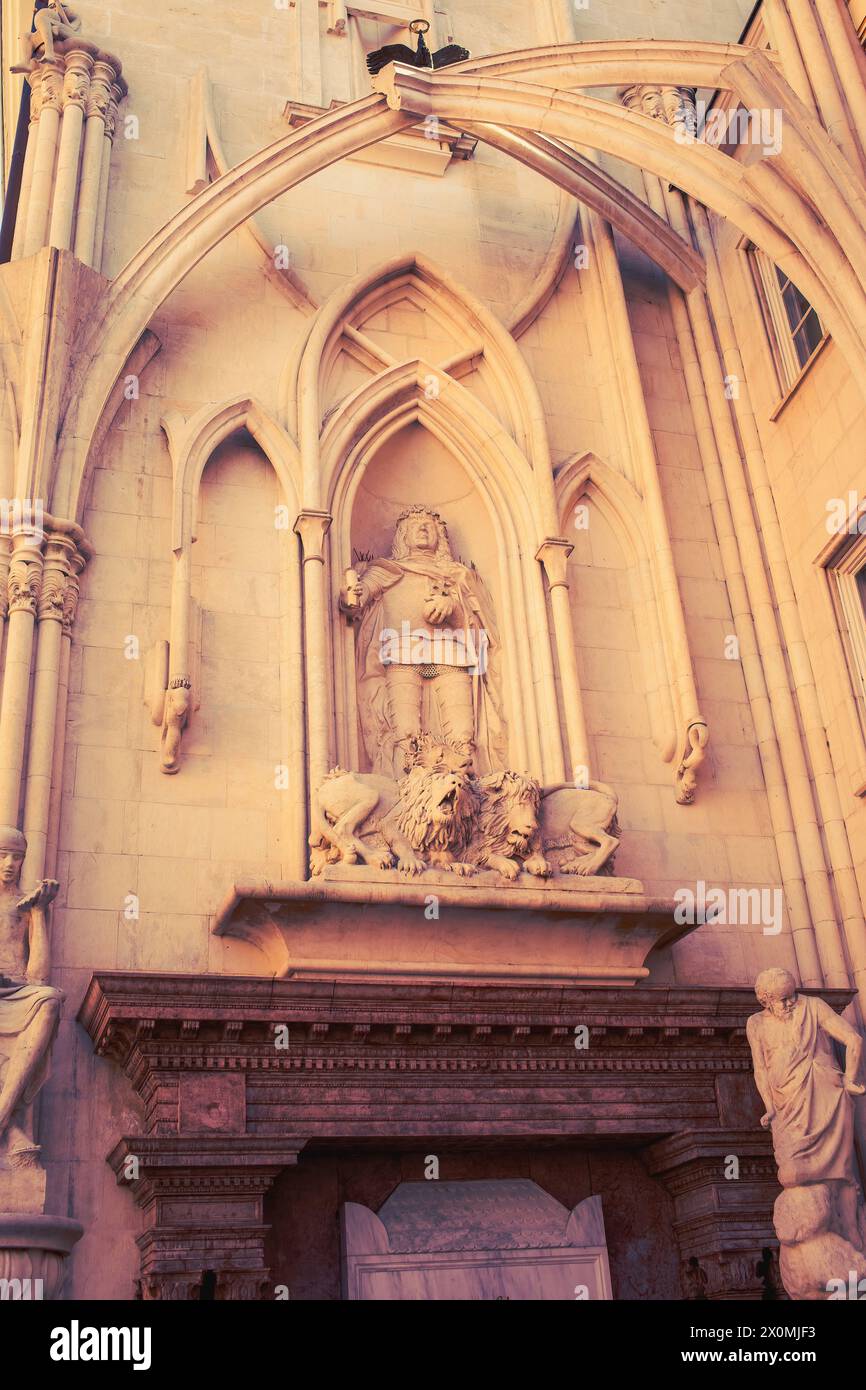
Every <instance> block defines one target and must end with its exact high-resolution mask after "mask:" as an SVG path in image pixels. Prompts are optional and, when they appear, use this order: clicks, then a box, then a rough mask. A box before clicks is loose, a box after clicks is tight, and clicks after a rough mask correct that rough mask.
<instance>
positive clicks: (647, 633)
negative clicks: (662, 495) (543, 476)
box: [555, 453, 688, 796]
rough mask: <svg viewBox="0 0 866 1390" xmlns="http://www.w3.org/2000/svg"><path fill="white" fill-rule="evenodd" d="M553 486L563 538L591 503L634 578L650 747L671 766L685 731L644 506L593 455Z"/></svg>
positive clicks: (572, 463)
mask: <svg viewBox="0 0 866 1390" xmlns="http://www.w3.org/2000/svg"><path fill="white" fill-rule="evenodd" d="M555 487H556V499H557V506H558V508H559V518H560V527H561V532H562V534H563V535H564V536H570V535H572V534H573V533H574V526H575V520H574V519H575V513H576V509H577V508H578V506H579V505H580V504H581V503H582V502H583V501H584V499H591V500H592V502H593V504H594V505H595V506H596V507H597V508H598V509H599V511H600V512H601V513H602V514H603V515H605V516H606V517H607V518H608V519H609V520H610V521H611V523H612V525H613V527H614V529H615V531H616V533H617V536H618V539H619V540H620V542H621V544H622V547H623V549H624V551H625V552H626V554H627V555H628V556H629V559H630V562H631V567H632V570H633V574H634V575H635V576H636V577H637V585H636V587H635V588H634V599H635V605H636V612H635V626H636V628H637V632H638V636H639V639H640V644H641V654H642V658H643V666H644V670H645V672H646V696H647V702H648V706H649V711H650V725H651V728H652V732H653V742H654V743H655V745H656V747H657V748H658V750H659V754H660V756H661V757H662V759H663V760H664V761H665V762H671V761H672V759H673V758H674V756H675V754H676V752H677V748H678V744H677V737H678V730H680V729H682V728H683V727H684V726H685V719H684V711H682V710H680V709H678V708H677V685H676V682H675V681H674V680H672V678H671V671H672V669H673V668H672V666H671V654H670V653H671V644H672V640H673V634H672V633H671V632H670V630H669V625H668V622H667V620H666V615H665V610H664V605H663V602H662V600H661V595H660V592H659V587H658V583H657V580H656V576H655V566H654V564H653V555H652V552H651V550H650V548H649V547H648V545H647V537H648V535H649V527H648V525H647V519H646V515H645V510H644V502H643V500H642V498H641V496H640V494H639V493H638V492H637V490H636V489H635V488H634V487H633V485H632V484H631V483H630V482H629V481H628V479H627V478H625V477H623V475H622V474H621V473H619V472H618V471H617V470H616V469H613V468H611V467H610V465H609V464H606V463H604V462H603V461H602V460H601V459H599V458H598V457H597V456H596V455H595V454H592V453H584V454H577V455H575V456H574V457H573V458H571V459H568V460H567V461H566V462H565V463H563V464H562V465H561V466H560V468H559V469H558V470H557V474H556V482H555ZM675 777H676V782H677V785H678V796H679V795H680V794H681V793H682V790H683V788H682V780H683V778H682V768H680V767H678V768H677V769H676V772H675ZM687 786H688V779H687ZM686 789H687V787H686Z"/></svg>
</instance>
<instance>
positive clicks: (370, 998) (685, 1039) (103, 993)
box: [79, 972, 850, 1180]
mask: <svg viewBox="0 0 866 1390" xmlns="http://www.w3.org/2000/svg"><path fill="white" fill-rule="evenodd" d="M849 997H850V996H849V994H847V993H845V994H844V995H843V994H842V993H841V992H836V993H835V994H834V996H833V999H834V1002H836V1003H838V1004H839V1005H840V1006H842V1005H844V1003H845V1002H847V1000H848V998H849ZM752 1012H754V996H753V994H752V992H751V990H747V989H731V990H715V989H704V990H701V989H682V990H677V989H653V988H647V987H641V986H637V987H633V988H621V989H609V988H595V989H580V988H573V989H570V988H561V987H550V988H547V989H543V988H537V987H529V986H515V985H501V986H491V985H486V986H484V987H483V988H479V987H477V986H473V985H471V984H456V983H442V982H432V981H415V982H412V983H406V982H403V983H396V982H395V983H392V984H377V983H364V982H357V983H355V982H351V983H349V982H344V983H341V982H334V981H333V980H332V981H329V982H325V981H294V980H276V981H274V980H272V979H268V980H264V979H262V980H255V979H230V978H226V977H205V978H202V977H193V976H182V975H178V976H168V977H167V976H165V975H161V976H153V977H151V976H147V975H140V974H132V973H130V974H126V973H120V972H116V973H115V972H111V973H106V974H101V975H99V976H97V977H95V978H94V979H93V981H92V982H91V984H90V987H89V989H88V991H87V994H86V996H85V999H84V1003H83V1004H82V1007H81V1011H80V1014H79V1019H80V1021H81V1022H82V1023H83V1025H84V1027H85V1028H86V1029H87V1030H88V1032H89V1033H90V1035H91V1037H92V1038H93V1040H94V1044H95V1047H96V1050H97V1052H98V1053H99V1054H100V1055H107V1056H110V1057H112V1058H113V1059H114V1060H115V1061H116V1062H117V1063H118V1065H120V1066H121V1067H122V1068H123V1069H124V1071H125V1072H126V1074H127V1076H128V1077H129V1079H130V1081H131V1082H132V1084H133V1086H134V1087H135V1089H136V1091H137V1092H138V1093H139V1094H140V1095H141V1096H142V1098H143V1100H144V1102H145V1113H146V1122H147V1125H148V1130H149V1137H150V1136H152V1137H153V1138H154V1139H158V1140H159V1142H160V1143H164V1142H166V1141H167V1140H168V1138H169V1137H172V1141H173V1142H175V1143H177V1144H178V1145H180V1146H181V1147H182V1146H183V1145H184V1144H186V1145H187V1146H190V1145H191V1148H192V1150H194V1149H195V1147H196V1145H195V1142H194V1141H192V1140H191V1139H190V1137H189V1136H188V1135H186V1134H185V1132H184V1123H185V1121H184V1113H185V1106H188V1105H200V1104H201V1103H202V1101H201V1097H202V1096H203V1095H204V1094H205V1092H206V1091H207V1094H208V1097H209V1103H210V1104H212V1105H214V1106H215V1107H216V1109H217V1110H219V1111H220V1113H221V1114H223V1115H224V1117H225V1118H224V1120H223V1123H224V1124H225V1126H226V1132H227V1135H228V1134H231V1135H232V1136H235V1137H237V1138H241V1137H242V1136H245V1135H247V1131H246V1120H245V1115H246V1113H247V1107H251V1108H252V1109H253V1110H258V1109H260V1108H261V1107H265V1108H267V1110H268V1113H269V1114H271V1115H272V1117H273V1119H274V1121H275V1122H277V1123H279V1124H281V1125H282V1126H283V1128H282V1129H281V1130H280V1133H281V1135H282V1143H283V1144H288V1145H289V1147H291V1145H292V1144H293V1143H299V1142H301V1140H304V1139H306V1138H308V1137H316V1136H319V1137H322V1138H336V1137H339V1136H340V1135H341V1134H345V1135H349V1134H357V1133H361V1132H364V1133H367V1134H371V1135H380V1136H382V1137H395V1136H398V1135H406V1134H408V1133H409V1132H415V1131H416V1130H417V1131H418V1132H419V1133H420V1132H422V1131H423V1132H426V1133H435V1132H436V1127H437V1125H438V1124H440V1123H443V1119H442V1117H443V1116H446V1115H447V1116H449V1117H451V1116H452V1112H453V1107H454V1105H455V1104H456V1103H457V1101H458V1098H459V1102H460V1106H461V1107H462V1118H459V1119H457V1120H454V1119H453V1117H452V1118H449V1119H448V1121H447V1122H448V1124H449V1125H450V1126H451V1127H452V1129H451V1132H455V1133H456V1132H459V1133H465V1134H466V1135H474V1134H476V1133H481V1132H484V1133H485V1134H487V1135H488V1136H489V1134H491V1133H498V1132H502V1133H514V1132H516V1130H515V1126H517V1127H518V1129H519V1126H520V1125H521V1124H526V1123H529V1122H530V1121H531V1123H532V1124H533V1125H534V1126H536V1125H537V1124H539V1123H540V1124H541V1129H538V1128H534V1129H533V1132H536V1133H541V1132H542V1131H543V1132H544V1133H547V1134H550V1135H551V1136H553V1135H556V1136H560V1137H561V1136H562V1135H576V1134H579V1133H607V1134H618V1135H632V1136H635V1135H643V1136H645V1137H646V1139H647V1140H649V1139H652V1138H653V1137H660V1136H661V1135H663V1134H665V1133H670V1132H671V1131H672V1130H674V1129H682V1128H683V1124H684V1120H685V1117H686V1116H690V1117H691V1123H692V1124H699V1125H702V1126H704V1127H707V1126H710V1127H711V1126H713V1125H722V1124H725V1123H729V1118H730V1115H731V1114H733V1113H739V1112H741V1111H743V1108H744V1107H745V1108H746V1110H747V1111H748V1114H747V1115H746V1116H745V1118H744V1120H743V1123H749V1122H751V1120H752V1119H754V1123H755V1124H757V1117H758V1112H757V1106H758V1098H757V1093H756V1092H755V1090H754V1084H753V1081H752V1076H751V1059H750V1054H749V1050H748V1045H747V1043H746V1039H745V1032H744V1027H745V1020H746V1018H747V1017H748V1015H749V1014H750V1013H752ZM278 1028H279V1029H281V1030H284V1031H283V1036H282V1044H281V1046H277V1045H276V1043H275V1038H276V1030H277V1029H278ZM578 1028H585V1029H586V1036H585V1039H583V1042H582V1044H581V1045H580V1046H578V1045H577V1043H576V1030H577V1029H578ZM606 1082H609V1083H610V1084H611V1085H614V1086H615V1087H616V1090H617V1095H618V1100H617V1102H616V1103H615V1104H612V1103H611V1102H610V1100H609V1094H608V1089H607V1087H606V1085H605V1083H606ZM208 1087H210V1090H209V1091H208V1090H207V1088H208ZM720 1087H721V1088H722V1090H721V1091H720ZM335 1089H336V1090H337V1091H341V1090H343V1091H344V1092H345V1095H346V1097H347V1099H346V1101H345V1104H343V1103H341V1104H340V1105H339V1106H333V1105H330V1104H329V1100H330V1098H331V1097H332V1096H333V1094H334V1092H335ZM494 1093H495V1094H496V1095H497V1096H498V1101H497V1107H496V1114H495V1116H492V1117H491V1118H490V1119H489V1120H486V1121H485V1124H486V1126H487V1128H486V1129H483V1127H482V1129H479V1122H478V1120H477V1117H476V1116H477V1111H478V1110H479V1109H481V1108H484V1109H485V1110H487V1109H488V1108H489V1105H490V1097H491V1095H492V1094H494ZM349 1097H351V1099H349ZM185 1098H186V1099H185ZM407 1107H408V1110H409V1112H411V1116H412V1118H411V1119H410V1120H408V1121H407V1120H403V1119H401V1118H400V1116H401V1115H402V1114H403V1113H404V1112H407ZM536 1108H537V1113H539V1114H543V1117H544V1118H543V1121H538V1122H537V1121H535V1120H534V1119H532V1118H531V1117H532V1115H533V1114H534V1113H536ZM752 1110H754V1112H755V1113H754V1115H752V1113H751V1111H752ZM395 1115H396V1116H397V1118H395ZM169 1117H171V1118H169ZM247 1137H248V1138H250V1137H252V1136H249V1135H247ZM759 1140H760V1135H759ZM130 1142H131V1141H130ZM136 1142H139V1141H136ZM760 1152H762V1150H761V1149H760V1147H759V1149H758V1150H755V1154H756V1155H758V1154H759V1153H760ZM185 1161H186V1160H185ZM750 1161H751V1160H750ZM677 1166H679V1167H681V1166H682V1165H681V1164H679V1162H678V1164H677ZM696 1180H697V1179H696ZM701 1180H702V1179H701Z"/></svg>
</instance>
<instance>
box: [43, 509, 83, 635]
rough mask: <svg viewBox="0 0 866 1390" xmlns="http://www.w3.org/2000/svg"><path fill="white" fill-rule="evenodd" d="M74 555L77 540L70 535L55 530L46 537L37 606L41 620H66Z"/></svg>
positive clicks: (59, 621)
mask: <svg viewBox="0 0 866 1390" xmlns="http://www.w3.org/2000/svg"><path fill="white" fill-rule="evenodd" d="M74 555H75V542H74V540H72V538H71V537H70V536H68V535H64V534H62V533H57V532H55V533H53V534H51V535H49V536H48V537H47V538H46V541H45V554H44V562H43V571H42V585H41V588H40V592H39V598H38V601H37V606H36V612H37V617H38V618H39V621H40V622H44V621H45V620H46V619H47V620H53V621H54V622H58V623H62V622H63V621H64V616H65V612H66V592H67V589H68V587H69V581H70V578H71V575H72V558H73V556H74Z"/></svg>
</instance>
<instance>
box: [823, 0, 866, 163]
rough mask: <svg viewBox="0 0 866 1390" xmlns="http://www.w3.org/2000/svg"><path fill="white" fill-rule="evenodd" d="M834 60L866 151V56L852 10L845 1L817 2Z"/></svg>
mask: <svg viewBox="0 0 866 1390" xmlns="http://www.w3.org/2000/svg"><path fill="white" fill-rule="evenodd" d="M815 8H816V9H817V11H818V18H819V19H820V21H821V23H822V25H823V27H824V33H825V34H826V36H827V44H828V46H829V49H830V57H831V58H832V61H833V65H834V67H835V68H836V71H837V73H838V74H839V85H840V87H841V88H842V91H843V92H844V93H845V100H846V101H847V103H848V107H849V111H850V116H851V120H852V122H853V125H854V131H855V134H856V135H857V138H858V139H859V141H860V148H861V150H864V151H866V53H864V52H863V49H862V48H861V47H860V40H859V39H858V38H857V31H856V29H855V28H854V24H853V21H852V19H851V11H850V10H849V8H848V6H847V5H846V4H845V0H815Z"/></svg>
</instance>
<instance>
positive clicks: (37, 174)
mask: <svg viewBox="0 0 866 1390" xmlns="http://www.w3.org/2000/svg"><path fill="white" fill-rule="evenodd" d="M40 91H41V102H40V107H39V120H38V122H37V125H36V152H35V154H34V158H33V177H32V179H31V182H30V197H29V199H28V203H27V228H26V231H25V233H24V245H23V248H22V255H24V256H32V255H33V254H34V252H36V251H38V250H39V249H40V248H41V247H42V246H44V245H45V237H46V235H47V232H48V214H49V211H50V208H51V189H52V186H53V182H54V158H55V155H56V153H57V133H58V131H59V129H60V106H61V102H62V100H63V68H62V66H61V64H60V63H59V62H58V61H57V60H56V59H55V61H54V62H48V61H43V63H42V79H41V83H40Z"/></svg>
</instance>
